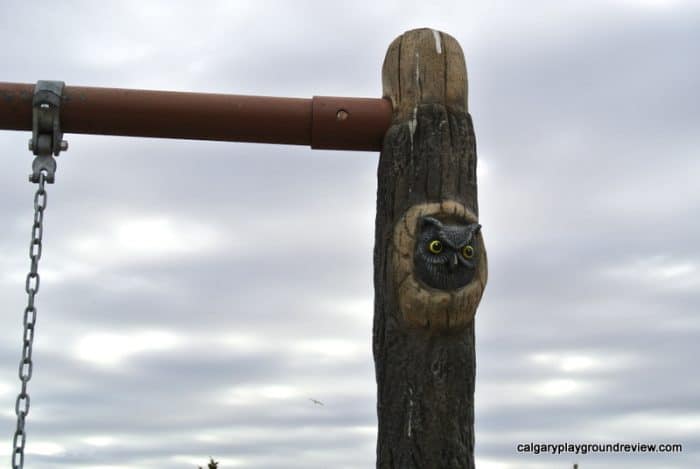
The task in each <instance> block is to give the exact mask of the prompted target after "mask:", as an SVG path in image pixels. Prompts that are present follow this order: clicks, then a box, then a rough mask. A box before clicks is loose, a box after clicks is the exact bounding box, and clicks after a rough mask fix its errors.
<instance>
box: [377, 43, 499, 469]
mask: <svg viewBox="0 0 700 469" xmlns="http://www.w3.org/2000/svg"><path fill="white" fill-rule="evenodd" d="M382 83H383V86H384V97H385V98H388V99H390V100H391V102H392V104H393V123H392V126H391V127H390V128H389V130H388V131H387V133H386V135H385V138H384V146H383V150H382V153H381V155H380V159H379V166H378V170H377V176H378V188H377V218H376V225H375V250H374V285H375V313H374V331H373V352H374V359H375V371H376V378H377V386H378V402H377V414H378V419H379V433H378V441H377V467H378V468H382V469H389V468H391V469H409V468H421V469H425V468H435V469H451V468H454V469H457V468H460V469H464V468H466V469H472V468H474V455H473V451H474V434H473V426H474V403H473V396H474V378H475V369H476V361H475V353H474V321H473V313H474V312H475V311H476V307H477V304H478V302H479V300H480V298H481V293H482V292H483V289H484V286H485V284H486V275H487V273H486V254H485V250H483V249H482V250H481V251H482V252H483V259H482V260H483V262H480V264H483V267H484V268H483V271H478V272H477V275H475V278H474V280H472V282H471V283H470V284H468V285H467V286H466V287H464V288H465V289H470V291H471V293H473V294H469V295H464V296H460V295H459V294H456V293H455V292H446V291H440V290H436V289H431V288H425V286H424V285H421V284H420V283H419V282H417V281H414V280H413V279H412V276H411V275H410V274H409V273H407V272H409V271H410V270H412V269H413V267H412V266H413V261H412V258H411V257H410V256H412V253H413V249H412V247H413V246H414V243H415V242H414V239H413V236H414V233H415V224H416V220H417V217H418V216H420V215H421V214H426V213H429V214H433V215H437V216H440V217H442V218H445V219H459V220H463V221H477V220H478V215H479V211H478V204H477V185H476V142H475V136H474V129H473V126H472V120H471V116H470V115H469V114H468V112H467V81H466V68H465V62H464V56H463V54H462V50H461V48H460V46H459V44H458V43H457V41H456V40H455V39H454V38H452V37H451V36H449V35H447V34H445V33H441V32H437V31H433V30H431V29H418V30H413V31H408V32H406V33H404V34H403V35H402V36H400V37H399V38H397V39H396V40H394V41H393V42H392V43H391V45H390V46H389V49H388V51H387V55H386V59H385V61H384V66H383V73H382ZM485 230H486V229H485V228H484V229H482V232H483V231H485ZM478 242H479V243H483V239H482V238H481V237H479V239H478ZM480 247H482V248H483V244H480Z"/></svg>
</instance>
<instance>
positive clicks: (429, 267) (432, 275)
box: [413, 216, 481, 290]
mask: <svg viewBox="0 0 700 469" xmlns="http://www.w3.org/2000/svg"><path fill="white" fill-rule="evenodd" d="M480 229H481V225H480V224H478V223H471V224H465V223H448V222H441V221H440V220H438V219H436V218H433V217H429V216H426V217H422V218H420V219H419V220H418V227H417V232H416V246H415V253H414V256H413V261H414V269H415V274H416V277H417V278H418V279H419V280H420V281H422V282H423V283H424V284H426V285H428V286H429V287H432V288H437V289H439V290H456V289H458V288H461V287H463V286H465V285H466V284H468V283H469V282H470V281H471V280H472V279H473V278H474V274H475V273H476V269H477V262H478V261H477V260H478V259H479V255H478V254H479V253H478V252H477V249H478V247H477V243H476V242H475V237H476V234H477V233H479V230H480Z"/></svg>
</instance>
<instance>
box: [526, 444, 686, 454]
mask: <svg viewBox="0 0 700 469" xmlns="http://www.w3.org/2000/svg"><path fill="white" fill-rule="evenodd" d="M515 449H516V451H517V452H518V453H531V454H588V453H621V454H624V453H682V452H683V445H682V444H680V443H639V442H637V443H621V442H617V443H568V442H567V443H533V442H530V443H518V444H517V445H516V447H515Z"/></svg>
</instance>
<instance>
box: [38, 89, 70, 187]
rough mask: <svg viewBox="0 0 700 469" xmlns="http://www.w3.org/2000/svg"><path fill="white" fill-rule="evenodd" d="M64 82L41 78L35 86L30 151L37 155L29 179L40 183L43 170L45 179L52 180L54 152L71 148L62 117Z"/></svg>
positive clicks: (54, 166)
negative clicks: (65, 138)
mask: <svg viewBox="0 0 700 469" xmlns="http://www.w3.org/2000/svg"><path fill="white" fill-rule="evenodd" d="M64 86H65V83H64V82H62V81H47V80H39V81H37V83H36V87H35V88H34V99H33V100H32V108H33V110H32V139H31V140H30V141H29V151H31V152H32V153H34V154H35V155H37V156H36V158H34V162H33V163H32V174H30V175H29V181H30V182H34V183H38V182H39V176H40V174H41V173H42V172H44V173H45V174H46V182H48V183H51V184H53V182H54V175H55V173H56V160H55V159H54V158H53V156H52V154H53V155H54V156H58V154H59V153H60V152H61V151H66V150H68V142H66V141H65V140H63V132H62V131H61V117H60V116H61V98H62V96H63V87H64Z"/></svg>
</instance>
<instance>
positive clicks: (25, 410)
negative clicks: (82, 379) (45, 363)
mask: <svg viewBox="0 0 700 469" xmlns="http://www.w3.org/2000/svg"><path fill="white" fill-rule="evenodd" d="M45 181H46V175H45V173H44V172H41V174H40V176H39V182H38V184H39V188H38V189H37V191H36V193H35V194H34V224H33V225H32V239H31V241H30V242H29V258H30V259H31V261H32V264H31V267H30V270H29V273H28V274H27V280H26V281H25V284H24V290H25V291H26V292H27V307H26V308H24V321H23V322H24V333H23V336H22V359H21V360H20V362H19V380H20V381H21V382H22V390H21V391H20V393H19V395H18V396H17V401H16V402H15V414H16V415H17V429H16V430H15V436H14V438H13V440H12V447H13V450H12V468H13V469H22V468H23V467H24V445H25V443H26V441H27V434H26V432H25V430H24V423H25V420H26V418H27V414H29V401H30V400H29V393H28V392H27V383H28V382H29V380H30V379H31V378H32V367H33V362H32V344H33V343H34V331H35V330H36V307H35V306H34V299H35V297H36V294H37V293H38V292H39V271H38V270H39V259H41V237H42V235H43V231H44V209H45V208H46V189H45V188H44V183H45Z"/></svg>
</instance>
